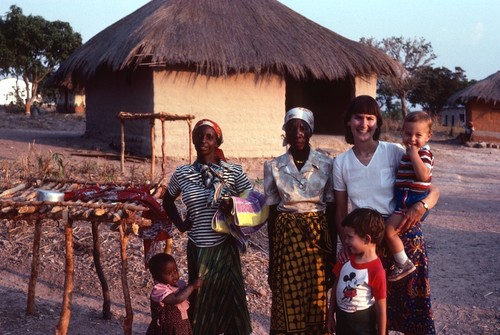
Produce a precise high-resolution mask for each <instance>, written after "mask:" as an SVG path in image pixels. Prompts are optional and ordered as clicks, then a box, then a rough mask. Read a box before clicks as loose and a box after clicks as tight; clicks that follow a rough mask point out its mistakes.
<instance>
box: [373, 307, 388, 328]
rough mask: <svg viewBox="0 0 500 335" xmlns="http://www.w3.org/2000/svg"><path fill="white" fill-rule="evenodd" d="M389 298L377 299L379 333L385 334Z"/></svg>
mask: <svg viewBox="0 0 500 335" xmlns="http://www.w3.org/2000/svg"><path fill="white" fill-rule="evenodd" d="M386 305H387V300H386V299H379V300H376V301H375V313H376V315H377V334H378V335H385V334H386V329H387V309H386V307H387V306H386Z"/></svg>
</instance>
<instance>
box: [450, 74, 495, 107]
mask: <svg viewBox="0 0 500 335" xmlns="http://www.w3.org/2000/svg"><path fill="white" fill-rule="evenodd" d="M472 100H475V101H483V102H485V103H492V104H493V105H496V104H497V103H500V71H498V72H497V73H494V74H492V75H490V76H488V77H486V78H485V79H483V80H480V81H478V82H477V83H475V84H473V85H471V86H469V87H466V88H464V89H463V90H460V91H459V92H457V93H455V94H454V95H453V96H452V97H451V98H450V101H451V102H452V103H454V102H460V103H463V104H466V103H467V102H469V101H472Z"/></svg>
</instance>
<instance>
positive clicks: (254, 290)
mask: <svg viewBox="0 0 500 335" xmlns="http://www.w3.org/2000/svg"><path fill="white" fill-rule="evenodd" d="M83 130H84V120H83V119H81V118H77V117H75V116H72V115H67V116H63V115H57V116H54V115H50V116H47V115H46V116H41V117H38V118H37V119H29V118H28V119H26V118H25V117H24V116H13V115H7V114H5V113H2V112H0V164H1V165H0V180H1V179H3V181H4V182H5V178H6V175H5V166H7V165H6V164H11V163H12V162H15V161H18V160H19V159H22V158H23V157H24V156H25V155H27V152H28V149H29V147H31V148H32V150H33V143H34V148H35V150H36V152H37V153H38V154H40V155H43V154H45V153H54V152H57V153H61V154H63V155H64V157H65V158H64V159H65V160H67V161H71V162H72V164H80V165H81V164H85V163H86V162H87V163H88V160H90V158H82V157H80V156H71V153H74V152H77V151H79V152H81V151H82V150H85V152H94V153H98V152H102V151H106V150H108V149H109V148H108V146H107V144H105V143H99V142H97V141H92V140H91V139H86V138H84V137H82V134H83ZM313 144H314V145H315V146H316V147H320V148H321V149H324V150H326V151H328V152H330V153H331V154H332V155H336V154H338V153H339V152H341V151H343V150H345V148H346V147H347V146H346V145H345V144H343V142H342V140H341V139H339V138H337V137H327V136H313ZM431 146H432V148H433V150H434V153H435V157H436V167H435V172H434V180H433V182H434V183H435V184H436V185H438V186H439V188H440V190H441V193H442V194H441V198H440V201H439V204H438V206H437V207H436V208H435V209H434V210H433V211H432V213H431V215H430V216H429V218H428V219H427V220H426V223H425V226H424V232H425V235H426V239H427V244H428V247H429V258H430V276H431V278H430V281H431V289H432V297H433V308H434V313H435V320H436V328H437V331H438V334H450V335H455V334H485V335H486V334H488V335H493V334H500V321H499V320H500V281H499V280H498V277H499V276H500V265H499V263H498V252H499V251H500V249H499V242H500V238H499V237H500V211H499V209H500V179H499V171H500V169H499V164H500V149H475V148H467V147H463V146H460V145H458V144H457V143H456V142H455V141H453V140H450V139H447V138H446V137H444V136H442V137H439V136H437V137H436V138H435V140H434V141H433V142H432V143H431ZM226 155H227V156H228V157H230V156H231V153H226ZM94 160H97V161H98V163H99V164H108V165H115V166H117V167H118V168H119V162H118V161H105V160H103V159H94ZM237 161H239V162H240V163H241V164H242V165H243V166H244V167H245V169H246V171H247V173H248V175H249V177H250V178H251V179H252V180H253V181H254V183H255V184H256V186H257V187H261V185H260V179H262V162H263V159H240V160H237ZM180 163H182V161H176V162H169V165H168V167H169V173H171V169H172V168H173V167H174V166H175V165H177V164H180ZM134 164H135V163H134ZM128 166H129V167H130V163H129V165H128ZM144 169H145V171H147V170H148V169H149V168H148V167H147V164H146V167H144ZM9 173H10V175H9V177H8V178H12V175H13V174H14V175H15V173H13V171H9ZM101 231H102V233H101V234H102V238H103V242H102V245H103V250H104V254H105V256H104V261H103V265H104V266H105V273H106V275H107V278H108V281H109V283H110V286H111V288H112V302H113V305H112V312H113V318H112V320H109V321H104V320H103V319H102V318H101V312H100V311H101V305H102V299H101V298H100V286H99V281H98V279H97V276H96V275H95V272H94V270H93V265H92V251H91V245H92V240H91V236H90V229H89V226H88V224H87V223H84V222H81V223H77V224H76V228H75V233H74V237H75V250H76V251H75V253H76V259H75V267H76V279H75V287H74V292H73V296H72V315H71V323H70V327H69V333H70V334H78V335H89V334H109V335H111V334H123V332H122V330H121V326H120V322H121V318H122V317H123V316H124V313H125V311H124V304H123V298H122V294H121V285H120V277H119V271H120V266H119V259H118V250H119V249H118V242H117V236H116V233H114V232H110V231H109V229H107V227H105V226H101ZM43 234H44V236H43V240H42V252H43V257H42V262H41V271H40V272H41V273H40V278H39V282H38V284H37V287H36V292H37V300H36V308H37V311H36V315H35V316H32V317H28V316H25V308H26V299H27V294H26V293H27V285H28V280H29V273H30V265H31V239H32V227H31V226H30V225H29V224H28V223H26V222H8V221H6V220H0V253H1V254H2V257H1V258H0V295H1V296H2V298H1V303H0V329H1V331H0V333H2V334H5V335H7V334H51V333H53V332H54V328H55V325H56V324H57V321H58V319H59V314H60V310H61V302H62V287H63V268H64V254H63V248H64V243H63V230H62V226H61V225H60V224H59V223H57V222H47V223H45V224H44V233H43ZM265 240H266V238H265V234H264V233H262V234H261V235H258V236H256V238H255V239H254V245H253V246H251V247H250V249H249V251H248V252H247V253H246V254H244V255H243V256H242V262H243V272H244V275H245V279H246V285H247V291H248V301H249V305H250V310H251V316H252V319H253V326H254V334H267V333H268V327H269V307H270V292H269V288H268V286H267V284H266V271H265V269H266V267H267V250H266V248H267V246H266V243H265ZM184 244H185V237H184V236H180V235H176V237H175V242H174V254H175V255H176V256H177V258H178V259H179V263H180V264H179V265H180V267H181V268H185V257H183V256H182V255H183V253H184ZM129 257H130V260H129V261H130V265H129V285H130V289H131V294H132V303H133V308H134V334H143V333H144V332H145V329H146V327H147V324H148V322H149V302H148V298H147V296H148V293H149V289H150V287H151V280H150V278H149V274H148V273H147V272H146V271H145V270H144V267H143V266H142V251H141V242H140V241H139V240H138V239H132V241H131V244H130V247H129Z"/></svg>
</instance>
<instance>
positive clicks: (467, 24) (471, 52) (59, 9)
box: [0, 0, 500, 80]
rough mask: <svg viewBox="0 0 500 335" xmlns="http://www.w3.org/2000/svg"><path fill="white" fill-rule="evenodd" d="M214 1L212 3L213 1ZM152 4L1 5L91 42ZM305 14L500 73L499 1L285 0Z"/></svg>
mask: <svg viewBox="0 0 500 335" xmlns="http://www.w3.org/2000/svg"><path fill="white" fill-rule="evenodd" d="M207 1H210V0H207ZM147 2H148V0H104V1H103V0H85V1H81V0H1V1H0V15H2V16H4V15H5V14H6V13H7V12H8V11H9V8H10V6H11V5H14V4H15V5H17V6H18V7H20V8H21V9H22V10H23V14H24V15H30V14H31V15H40V16H42V17H44V18H45V19H46V20H49V21H55V20H60V21H66V22H69V23H70V24H71V26H72V28H73V30H74V31H76V32H79V33H80V34H81V35H82V39H83V42H84V43H85V42H86V41H88V40H89V39H90V38H92V37H93V36H94V35H96V34H97V33H99V32H100V31H101V30H103V29H105V28H106V27H108V26H109V25H111V24H113V23H114V22H116V21H118V20H119V19H121V18H123V17H124V16H127V15H128V14H130V13H132V12H133V11H135V10H136V9H138V8H140V7H141V6H143V5H144V4H146V3H147ZM280 2H281V3H283V4H284V5H286V6H288V7H290V8H291V9H293V10H294V11H296V12H298V13H299V14H301V15H303V16H305V17H307V18H309V19H310V20H313V21H315V22H316V23H319V24H321V25H322V26H324V27H326V28H328V29H330V30H332V31H334V32H336V33H337V34H340V35H342V36H344V37H346V38H349V39H351V40H354V41H359V39H360V38H361V37H367V38H368V37H373V38H375V39H376V40H378V41H380V40H382V39H384V38H388V37H393V36H395V37H399V36H401V37H403V38H410V39H420V38H421V37H423V38H424V39H425V41H427V42H430V43H431V45H432V48H433V51H434V53H435V54H436V56H437V58H436V59H435V60H434V62H433V64H432V65H433V66H434V67H441V66H443V67H446V68H448V69H450V70H451V71H454V69H455V67H456V66H459V67H461V68H462V69H463V70H465V74H466V76H467V78H468V79H475V80H481V79H484V78H486V77H488V76H489V75H491V74H493V73H495V72H497V71H499V70H500V1H499V0H280Z"/></svg>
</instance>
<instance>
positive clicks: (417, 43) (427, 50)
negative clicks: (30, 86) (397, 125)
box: [360, 37, 436, 117]
mask: <svg viewBox="0 0 500 335" xmlns="http://www.w3.org/2000/svg"><path fill="white" fill-rule="evenodd" d="M360 42H361V43H364V44H367V45H370V46H373V47H376V48H378V49H380V50H382V51H384V52H385V53H386V54H387V55H389V56H390V57H392V58H393V59H395V60H396V61H398V62H399V63H401V65H402V66H403V67H404V69H405V71H403V72H402V73H400V74H399V75H398V76H395V77H394V76H393V77H389V76H383V77H381V78H380V81H379V87H378V90H379V92H380V94H382V95H383V96H384V98H383V99H382V100H383V101H385V102H386V107H387V109H388V111H389V112H392V111H391V110H389V109H390V108H392V107H393V104H392V99H393V97H397V98H398V99H399V100H400V101H401V112H402V116H403V117H405V116H406V114H408V108H407V104H406V101H407V99H408V94H409V92H410V91H411V90H412V89H413V88H414V87H415V84H416V83H415V78H414V76H415V72H416V71H417V70H418V69H419V68H420V67H422V66H428V65H431V64H432V61H433V60H434V59H436V55H435V54H434V52H433V50H432V45H431V43H430V42H426V40H425V39H424V38H423V37H420V38H414V39H411V38H407V39H405V38H403V37H389V38H384V39H382V40H381V41H377V40H375V39H374V38H373V37H370V38H364V37H363V38H361V39H360Z"/></svg>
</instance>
